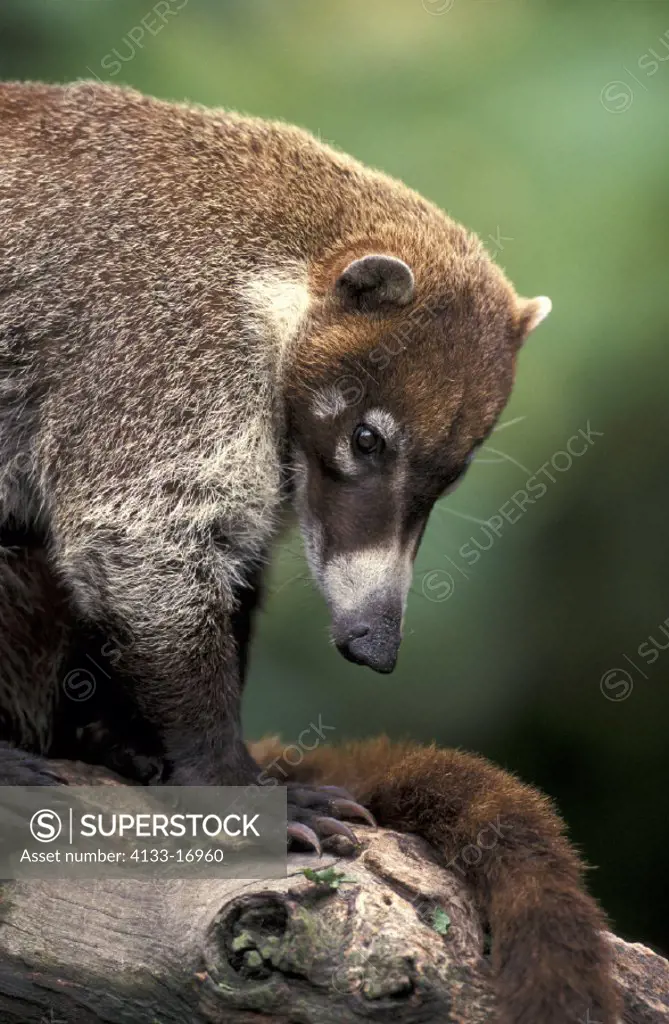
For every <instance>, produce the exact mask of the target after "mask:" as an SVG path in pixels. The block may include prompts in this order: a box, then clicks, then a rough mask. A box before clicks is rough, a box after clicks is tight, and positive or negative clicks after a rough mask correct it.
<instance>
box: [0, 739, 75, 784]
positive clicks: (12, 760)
mask: <svg viewBox="0 0 669 1024" xmlns="http://www.w3.org/2000/svg"><path fill="white" fill-rule="evenodd" d="M0 785H2V786H65V785H67V781H66V780H65V779H63V778H61V776H60V775H57V774H56V772H54V771H52V770H51V768H50V767H49V765H48V763H47V762H46V761H44V760H43V759H42V758H41V757H37V756H36V755H34V754H29V753H27V752H26V751H25V750H19V749H18V747H12V746H11V745H10V744H9V743H0Z"/></svg>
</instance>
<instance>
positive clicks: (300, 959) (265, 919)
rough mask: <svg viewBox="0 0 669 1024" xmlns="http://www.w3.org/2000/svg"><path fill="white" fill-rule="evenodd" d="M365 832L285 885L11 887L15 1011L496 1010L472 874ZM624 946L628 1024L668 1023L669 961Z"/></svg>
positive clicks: (147, 1014) (147, 1018)
mask: <svg viewBox="0 0 669 1024" xmlns="http://www.w3.org/2000/svg"><path fill="white" fill-rule="evenodd" d="M58 770H59V771H60V772H61V774H65V775H66V776H67V777H68V778H69V780H70V781H72V782H80V783H88V784H90V783H92V782H98V783H100V784H118V783H119V781H120V780H117V779H115V778H114V777H113V776H111V775H109V774H108V773H105V772H103V771H102V770H100V769H95V768H90V767H88V766H83V765H79V764H77V765H74V764H67V765H64V764H62V763H59V764H58ZM356 831H357V833H358V835H359V837H360V840H361V851H360V853H359V855H358V856H357V857H355V858H353V859H352V858H346V857H340V856H338V855H337V854H336V852H335V853H334V854H332V855H329V856H325V857H323V858H322V859H320V860H319V859H318V858H316V857H315V856H308V855H304V856H297V855H291V857H290V858H289V875H288V877H287V878H285V879H281V880H272V881H266V880H265V881H248V880H246V881H243V882H239V881H231V880H216V881H211V880H209V881H188V882H175V881H165V880H160V881H155V882H153V881H138V880H128V881H98V882H82V883H73V882H64V881H57V882H55V881H49V882H46V881H44V882H31V883H23V882H11V883H9V882H8V883H4V884H3V887H2V902H1V904H0V1020H2V1021H4V1022H7V1024H101V1022H105V1024H107V1022H108V1024H265V1022H266V1024H270V1022H271V1024H288V1022H291V1024H349V1022H350V1024H353V1022H358V1024H359V1022H360V1021H364V1020H369V1021H376V1022H383V1021H392V1022H393V1024H409V1022H411V1024H418V1022H437V1024H456V1022H458V1024H479V1022H483V1021H487V1020H489V1019H491V1017H492V1014H493V1012H494V996H493V989H492V985H491V978H490V972H489V968H488V962H487V958H486V956H485V953H484V948H485V941H484V936H483V934H482V930H481V927H480V924H479V921H478V917H477V914H476V910H475V908H474V906H473V904H472V901H471V899H470V896H469V894H468V892H467V890H466V888H465V887H464V886H463V884H462V882H461V881H460V879H459V878H458V877H457V873H452V872H449V871H446V870H444V869H443V868H442V867H441V866H440V865H439V864H438V863H437V860H436V858H435V856H434V854H433V852H432V851H431V849H430V848H429V847H428V846H427V845H426V844H425V843H424V842H422V841H421V840H419V839H417V838H416V837H413V836H403V835H399V834H397V833H395V832H390V831H385V830H383V829H371V828H367V827H362V826H357V827H356ZM329 866H334V867H335V868H336V869H337V870H338V871H341V872H343V873H344V875H345V878H346V880H345V881H341V884H340V885H339V888H337V889H333V888H331V887H329V886H328V885H326V884H318V883H316V882H314V881H310V880H309V879H307V878H306V877H305V875H304V874H303V868H305V867H312V868H326V867H329ZM611 942H612V943H613V945H614V948H615V956H616V973H617V978H618V981H619V983H620V984H621V986H622V988H623V992H624V997H625V1017H624V1020H625V1022H627V1024H655V1022H658V1024H659V1022H660V1021H667V1020H669V963H667V961H665V960H663V959H662V957H659V956H657V955H656V954H654V953H653V952H651V951H650V950H649V949H646V948H645V947H644V946H641V945H629V944H627V943H625V942H623V941H622V940H621V939H618V938H616V937H614V936H611ZM575 1024H576V1022H575ZM591 1024H595V1022H594V1021H593V1022H591ZM606 1024H609V1022H606Z"/></svg>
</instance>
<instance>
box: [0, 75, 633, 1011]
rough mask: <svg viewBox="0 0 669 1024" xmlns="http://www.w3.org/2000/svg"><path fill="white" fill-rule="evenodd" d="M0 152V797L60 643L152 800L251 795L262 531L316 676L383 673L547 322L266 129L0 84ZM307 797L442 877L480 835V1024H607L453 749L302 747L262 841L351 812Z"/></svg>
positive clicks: (569, 929) (526, 824)
mask: <svg viewBox="0 0 669 1024" xmlns="http://www.w3.org/2000/svg"><path fill="white" fill-rule="evenodd" d="M0 147H1V149H0V154H1V160H0V205H1V208H2V224H3V231H2V239H1V240H0V453H1V462H0V530H1V531H2V534H3V536H4V537H5V546H4V549H3V551H2V556H1V558H0V580H1V581H2V587H1V588H0V623H1V624H2V633H1V635H0V680H1V681H0V725H1V728H2V738H3V741H4V743H3V745H2V748H1V750H0V782H4V783H5V784H8V783H32V784H53V783H56V782H57V781H58V780H57V778H54V776H53V775H52V773H51V771H50V769H49V766H48V764H47V763H46V761H44V760H42V757H43V755H48V754H50V753H52V752H53V749H54V743H55V742H56V737H55V735H54V734H55V732H56V731H57V729H56V726H55V723H56V722H57V720H58V718H59V715H60V716H61V717H62V708H63V698H62V694H61V693H60V689H59V680H60V679H61V677H62V671H63V666H64V665H65V663H66V661H67V658H68V651H69V650H70V649H71V647H72V644H74V643H76V642H78V641H77V637H78V635H80V633H81V632H82V631H85V630H86V629H88V628H91V629H95V630H99V631H101V633H102V634H103V635H104V636H106V637H108V638H110V641H111V642H112V643H113V644H114V648H115V650H116V651H117V652H118V664H117V668H118V670H119V672H120V674H121V676H122V677H123V678H124V679H125V680H127V681H129V685H130V681H132V683H131V689H132V694H133V699H134V700H135V701H136V705H137V708H138V710H139V712H140V713H141V714H142V715H143V716H144V717H145V719H146V721H147V723H148V724H149V725H150V727H151V728H152V729H154V730H155V731H156V732H157V734H158V735H159V738H160V743H161V746H162V750H163V752H164V757H165V764H166V766H167V771H166V776H165V777H166V778H167V779H168V780H169V781H170V782H172V783H175V784H202V783H212V784H246V783H253V782H254V781H255V780H257V778H258V774H259V770H260V769H259V764H258V761H257V760H256V759H255V758H254V757H253V756H252V753H250V752H249V750H248V749H247V747H246V746H245V744H244V742H243V739H242V735H241V729H240V714H239V711H240V695H241V688H242V684H243V675H244V666H245V662H246V652H247V646H248V642H249V637H250V630H251V620H252V615H253V610H254V607H255V605H256V603H257V595H258V590H259V586H260V580H261V576H262V568H263V566H264V564H265V563H266V561H267V557H268V552H269V549H270V546H271V544H272V542H273V540H274V538H275V536H276V533H277V530H278V525H279V518H280V516H279V513H280V510H281V508H282V507H283V506H286V505H289V506H291V507H293V508H294V509H295V510H296V512H297V516H298V520H299V523H300V526H301V530H302V533H303V536H304V540H305V547H306V551H307V557H308V560H309V564H310V566H311V569H312V571H313V575H314V577H315V579H316V580H317V582H318V584H319V586H320V588H321V590H322V592H323V594H324V596H325V599H326V601H327V604H328V606H329V610H330V615H331V622H332V637H333V640H334V642H335V644H336V645H337V647H338V648H339V650H340V651H341V653H342V654H343V655H344V656H345V657H346V658H348V659H350V660H351V661H354V662H357V663H360V664H363V665H368V666H370V667H371V668H373V669H375V670H376V671H379V672H389V671H391V670H392V668H393V666H394V664H395V661H396V658H397V653H398V648H399V645H400V639H401V634H402V623H403V618H404V608H405V603H406V597H407V592H408V589H409V583H410V579H411V569H412V563H413V560H414V557H415V555H416V551H417V549H418V545H419V543H420V540H421V537H422V534H423V531H424V529H425V525H426V523H427V519H428V516H429V513H430V510H431V508H432V506H433V505H434V503H435V501H436V500H437V499H438V498H439V497H440V496H442V495H443V494H444V493H446V492H447V491H448V490H449V489H450V488H452V487H453V486H455V485H456V483H457V482H458V481H459V480H460V479H461V478H462V475H463V474H464V472H465V471H466V468H467V466H468V464H469V462H470V461H471V459H472V457H473V456H474V454H475V452H476V450H477V448H478V447H479V446H480V445H481V444H482V443H483V441H484V440H485V438H486V437H487V436H488V434H489V433H490V431H491V429H492V428H493V426H494V424H495V422H496V420H497V418H498V416H499V414H500V412H501V410H502V409H503V408H504V406H505V404H506V402H507V400H508V397H509V393H510V390H511V386H512V380H513V376H514V369H515V363H516V357H517V354H518V351H519V349H520V347H521V344H522V342H523V341H524V339H525V338H526V337H527V335H528V334H529V333H530V331H532V330H533V329H534V328H535V327H536V326H537V324H538V323H539V322H540V321H541V320H542V319H543V318H544V317H545V315H546V314H547V313H548V311H549V309H550V303H549V301H548V300H547V299H544V298H538V299H532V300H525V299H520V298H518V296H517V295H516V293H515V291H514V289H513V288H512V286H511V285H510V284H509V282H508V281H507V280H506V278H505V276H504V275H503V273H502V271H501V270H500V269H499V268H498V267H497V266H496V265H495V264H494V263H493V262H492V261H491V260H490V259H489V257H488V256H487V255H486V253H485V251H484V249H483V247H482V245H481V243H480V242H479V240H478V239H477V238H476V237H475V236H473V235H471V234H470V233H468V232H467V231H465V230H464V228H462V227H461V226H460V225H458V224H456V223H455V222H454V221H452V220H451V219H450V218H449V217H447V216H446V215H445V214H443V213H442V212H441V211H439V210H438V209H436V208H435V207H434V206H433V205H431V204H430V203H429V202H427V201H426V200H424V199H423V198H421V197H420V196H419V195H417V194H415V193H414V192H412V191H410V190H409V189H408V188H406V187H405V186H403V185H402V184H400V183H399V182H397V181H394V180H392V179H391V178H388V177H386V176H384V175H383V174H380V173H377V172H375V171H371V170H369V169H367V168H365V167H363V166H362V165H361V164H359V163H357V162H356V161H355V160H353V159H351V158H349V157H347V156H344V155H343V154H341V153H338V152H336V151H335V150H333V149H332V148H330V147H328V146H326V145H323V144H322V143H320V142H319V141H317V140H316V139H314V138H313V137H311V136H310V135H308V134H307V133H305V132H303V131H301V130H298V129H297V128H293V127H290V126H288V125H284V124H278V123H270V122H266V121H262V120H256V119H253V118H246V117H240V116H238V115H236V114H231V113H227V112H222V111H215V110H214V111H212V110H204V109H200V108H197V107H194V106H187V105H176V104H170V103H165V102H159V101H157V100H154V99H149V98H146V97H144V96H142V95H140V94H138V93H136V92H133V91H130V90H126V89H120V88H112V87H109V86H103V85H99V84H94V83H87V82H82V83H78V84H76V85H71V86H65V87H60V86H45V85H39V84H28V85H22V84H12V83H9V84H3V85H1V86H0ZM67 714H69V711H68V710H67V709H66V717H67ZM121 731H122V730H121ZM263 751H265V752H266V748H257V750H256V753H259V754H261V753H263ZM326 783H327V784H331V785H338V786H343V787H345V788H346V789H347V790H348V791H350V793H351V794H352V796H353V797H354V798H355V799H357V800H359V801H361V803H362V804H364V805H367V806H368V807H369V808H370V809H371V811H372V812H373V813H374V814H375V815H376V816H377V817H378V819H379V821H380V822H381V823H382V824H389V825H395V826H398V827H400V828H405V829H409V830H413V831H416V832H418V833H420V834H421V835H423V836H424V837H425V838H426V839H428V840H429V841H430V842H431V843H433V844H434V846H435V847H436V848H437V850H438V851H440V852H441V854H442V855H443V856H444V857H445V858H446V860H448V859H450V858H452V857H453V856H456V855H457V854H458V852H459V851H460V850H461V849H462V848H463V847H466V846H467V845H468V844H474V845H475V844H476V841H477V836H478V835H479V833H480V830H481V829H482V828H483V827H486V826H488V825H489V824H490V823H491V822H496V821H498V820H499V821H500V822H501V823H503V825H504V828H502V827H501V826H500V836H499V842H498V844H497V845H496V846H495V848H494V849H493V850H491V851H490V853H489V854H486V855H485V856H483V857H482V858H481V861H480V863H477V864H474V863H472V864H471V865H468V867H467V875H468V878H469V880H470V881H471V883H472V885H473V886H474V889H475V892H476V894H477V896H478V897H479V900H480V904H481V909H482V913H483V914H484V915H485V916H486V918H487V919H488V920H489V922H490V924H491V927H492V931H493V944H494V947H493V948H494V959H495V962H496V965H497V969H498V976H499V987H500V996H501V1010H500V1020H503V1021H505V1022H515V1024H529V1022H530V1021H531V1022H532V1024H537V1022H539V1021H540V1022H542V1024H567V1022H569V1024H575V1022H576V1021H577V1020H578V1019H579V1018H581V1019H583V1018H585V1017H586V1015H587V1014H590V1019H591V1020H603V1021H606V1022H607V1024H608V1022H613V1021H614V1019H615V1017H616V1013H617V1010H616V1006H617V1003H616V995H615V992H614V988H613V984H612V982H611V980H610V976H609V956H608V947H607V944H606V942H605V940H604V939H603V938H602V936H601V929H602V928H603V918H602V915H601V913H600V911H599V910H598V908H597V907H596V905H595V904H594V902H593V901H592V900H591V899H590V897H588V896H587V895H586V894H585V892H584V891H583V889H582V887H581V881H580V871H581V869H580V866H579V862H578V860H577V858H576V855H575V854H574V853H573V851H572V850H571V849H570V847H569V846H568V844H567V842H566V840H565V839H564V837H563V835H562V827H561V824H560V822H559V819H558V818H557V817H556V815H555V814H554V813H553V811H552V810H551V809H550V807H549V805H548V804H547V802H546V801H545V799H544V798H542V797H540V796H539V795H537V794H536V793H534V792H533V791H532V790H530V789H527V788H526V787H524V786H522V785H521V784H520V783H518V782H517V781H516V780H515V779H513V778H512V777H511V776H509V775H507V774H505V773H503V772H501V771H499V770H497V769H495V768H493V767H492V766H491V765H489V764H487V763H486V762H484V761H481V760H478V759H476V758H473V757H470V756H468V755H465V754H461V753H458V752H453V751H450V752H449V751H438V750H435V749H432V748H427V749H419V748H411V747H394V746H392V745H390V744H388V743H385V742H382V741H379V742H377V743H376V744H371V745H368V746H364V745H362V746H353V747H349V748H343V749H342V750H341V751H339V752H337V751H335V750H333V751H325V750H323V751H316V752H315V753H314V754H313V755H311V756H310V758H308V759H307V760H305V763H304V765H303V766H301V768H300V770H299V772H298V773H297V775H296V777H295V778H294V779H293V780H291V787H290V789H289V793H288V800H289V811H290V823H289V834H290V835H291V836H292V837H293V838H294V839H301V840H303V841H307V842H311V844H312V845H314V846H317V845H318V843H319V838H320V839H324V838H326V837H327V836H329V835H331V834H332V833H333V832H336V831H343V832H345V833H347V834H348V826H346V824H345V823H344V821H343V820H342V819H345V818H347V817H355V816H356V815H357V816H360V815H364V814H366V813H367V812H366V811H365V810H364V809H363V807H362V806H361V805H358V804H356V803H355V802H353V800H352V799H350V800H349V799H348V798H347V796H346V795H345V794H344V793H343V792H341V791H338V790H332V789H328V788H324V784H326Z"/></svg>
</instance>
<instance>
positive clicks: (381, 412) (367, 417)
mask: <svg viewBox="0 0 669 1024" xmlns="http://www.w3.org/2000/svg"><path fill="white" fill-rule="evenodd" d="M363 420H364V422H365V423H366V424H367V425H368V426H370V427H373V428H374V430H378V432H379V433H380V434H381V436H382V437H383V438H384V440H385V441H392V440H393V439H394V438H395V437H396V436H397V435H398V434H399V431H400V428H399V424H398V423H397V420H396V419H395V417H394V416H393V415H391V413H389V412H388V411H387V410H386V409H368V410H367V412H366V413H365V414H364V416H363Z"/></svg>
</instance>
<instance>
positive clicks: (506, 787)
mask: <svg viewBox="0 0 669 1024" xmlns="http://www.w3.org/2000/svg"><path fill="white" fill-rule="evenodd" d="M253 753H254V754H255V756H256V758H258V759H259V760H261V761H263V762H264V763H265V764H269V763H271V760H272V758H276V757H277V755H278V754H280V747H276V748H272V744H271V743H270V742H268V741H261V742H260V743H259V744H258V745H257V746H256V747H255V748H254V750H253ZM281 764H282V769H283V768H285V767H286V766H285V765H284V764H283V762H281ZM290 780H291V781H296V782H303V783H309V784H319V783H322V784H330V783H336V784H337V785H339V786H345V787H346V788H347V789H348V790H349V791H350V792H351V793H352V794H353V795H354V796H355V798H356V799H357V800H359V801H360V802H361V803H362V804H364V805H365V806H366V807H368V808H369V810H370V811H371V812H372V813H373V814H374V816H375V817H376V819H377V821H378V823H379V824H380V825H383V826H387V827H390V828H395V829H397V830H398V831H401V832H413V833H415V834H417V835H420V836H422V837H423V838H424V839H426V840H427V841H428V842H429V843H430V844H431V845H432V846H433V847H434V848H435V849H436V850H438V852H439V854H440V856H441V858H442V860H443V862H444V864H445V866H446V867H448V868H450V869H451V870H453V871H454V872H455V873H456V874H457V875H459V876H460V877H461V878H463V880H465V881H466V882H467V884H468V885H469V886H470V887H471V889H472V891H473V892H474V894H475V897H476V900H477V904H478V906H479V908H480V912H481V914H482V916H483V918H484V920H485V922H486V924H487V925H488V927H489V928H490V932H491V936H492V961H493V967H494V969H495V972H496V977H497V996H498V1002H499V1007H500V1009H499V1016H498V1024H578V1021H593V1022H594V1021H598V1022H602V1024H615V1022H616V1020H617V1019H618V1015H619V1011H618V996H617V991H616V987H615V985H614V982H613V979H612V972H611V962H610V961H611V954H610V950H609V945H608V942H607V940H606V938H605V936H604V934H603V932H604V929H605V928H606V922H605V919H604V915H603V914H602V912H601V911H600V909H599V907H598V906H597V904H596V902H595V901H594V900H593V899H592V898H591V897H590V896H589V895H588V894H587V892H586V891H585V889H584V886H583V882H582V876H583V866H582V864H581V862H580V860H579V858H578V856H577V855H576V853H575V851H574V849H573V848H572V847H571V845H570V844H569V842H568V840H567V839H566V836H565V830H564V826H563V823H562V821H561V820H560V818H559V816H558V815H557V814H556V812H555V810H554V809H553V807H552V805H551V803H550V801H549V800H548V798H547V797H545V796H543V795H542V794H540V793H538V792H537V791H536V790H534V789H532V788H531V787H529V786H526V785H524V784H523V783H521V782H519V781H518V780H517V779H516V778H515V777H514V776H512V775H510V774H508V773H507V772H504V771H502V770H501V769H499V768H496V767H495V766H494V765H492V764H490V763H489V762H487V761H486V760H484V759H483V758H480V757H476V756H474V755H471V754H466V753H462V752H460V751H457V750H440V749H438V748H437V747H436V746H430V747H418V746H416V745H412V744H408V743H407V744H403V743H391V742H390V741H389V740H387V739H385V738H381V739H378V740H372V741H369V742H364V743H350V744H346V745H343V746H341V747H333V748H328V747H322V748H320V749H319V750H316V751H314V752H313V753H311V754H309V755H307V756H305V758H304V760H303V761H302V762H301V764H300V765H299V766H296V767H295V768H293V769H291V770H290Z"/></svg>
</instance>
